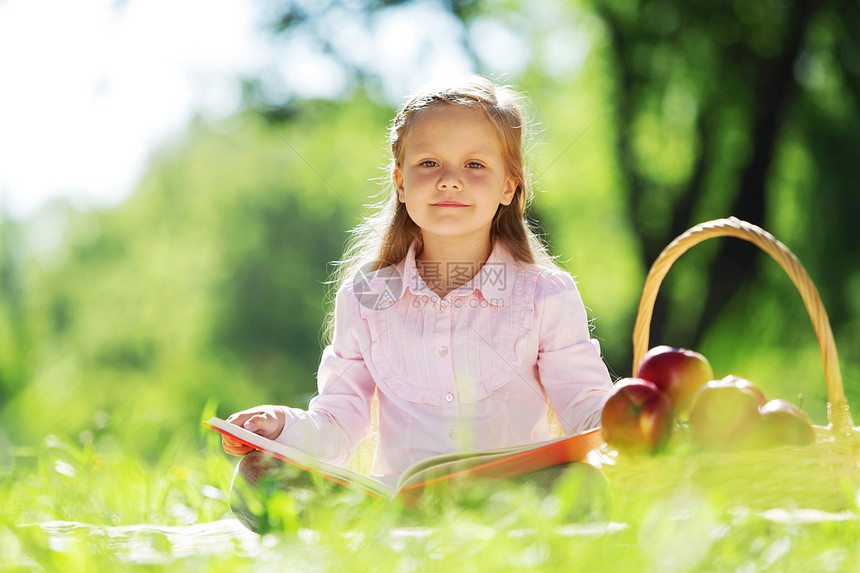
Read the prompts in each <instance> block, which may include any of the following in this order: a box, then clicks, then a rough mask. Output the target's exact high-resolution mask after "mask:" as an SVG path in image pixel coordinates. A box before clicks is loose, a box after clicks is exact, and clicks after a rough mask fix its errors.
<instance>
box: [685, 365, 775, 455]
mask: <svg viewBox="0 0 860 573" xmlns="http://www.w3.org/2000/svg"><path fill="white" fill-rule="evenodd" d="M761 417H762V416H761V412H759V397H758V395H757V394H756V393H755V392H754V391H753V390H751V389H750V388H749V387H747V386H746V385H744V384H739V383H738V380H737V379H735V378H734V377H731V376H727V377H726V378H723V379H722V380H711V381H710V382H708V383H707V384H705V385H704V386H702V388H701V389H700V390H699V391H698V392H697V393H696V395H695V397H694V398H693V403H692V406H691V407H690V430H691V431H692V434H693V438H694V439H695V440H696V441H697V442H698V443H700V444H702V445H703V446H707V447H710V448H714V449H720V450H738V449H744V448H748V447H751V446H753V445H754V444H755V442H756V440H757V439H758V431H759V426H760V425H761Z"/></svg>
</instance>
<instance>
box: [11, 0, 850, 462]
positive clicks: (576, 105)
mask: <svg viewBox="0 0 860 573" xmlns="http://www.w3.org/2000/svg"><path fill="white" fill-rule="evenodd" d="M847 4H850V3H846V4H845V5H838V6H837V5H828V6H819V5H817V4H816V5H814V6H807V5H806V4H805V3H802V2H800V3H794V4H792V3H778V2H764V3H743V2H736V3H719V4H715V5H701V4H700V3H694V5H689V3H685V2H675V1H669V0H647V1H637V0H625V1H621V0H618V1H613V2H579V1H576V0H539V1H536V2H505V3H495V2H483V1H479V0H457V1H454V0H449V1H445V2H443V1H432V0H426V1H422V0H417V1H405V2H400V1H384V2H383V1H375V0H351V1H324V2H318V1H316V2H315V1H311V0H308V1H280V2H263V1H258V2H221V1H217V2H202V1H188V2H167V1H166V0H149V1H146V2H144V1H143V0H125V1H106V0H104V1H97V0H93V1H88V2H74V3H69V2H60V1H56V2H49V1H39V2H32V1H25V0H4V1H2V2H0V78H2V79H1V80H0V82H2V84H0V199H2V205H0V209H2V223H0V290H2V293H0V409H2V418H0V420H2V426H0V428H2V430H3V432H5V434H6V438H5V439H6V440H7V441H8V442H9V443H12V444H38V443H40V442H41V441H42V440H43V439H44V436H45V435H47V434H56V435H59V436H62V437H64V438H66V439H69V440H71V441H72V442H74V443H78V444H83V445H91V446H92V447H94V448H102V449H104V450H105V451H109V450H110V449H111V448H117V447H126V446H133V447H135V448H137V449H139V451H141V452H142V453H143V454H144V455H150V456H152V455H157V452H159V451H160V449H161V448H163V447H164V445H165V444H166V443H168V442H170V441H171V440H177V439H181V440H185V441H187V442H193V441H194V440H196V439H198V426H199V421H200V418H201V416H203V415H207V414H211V413H216V412H217V413H218V414H221V415H223V416H226V415H227V414H229V413H230V412H232V411H234V410H236V409H240V408H245V407H249V406H252V405H255V404H258V403H261V402H278V403H287V404H291V405H299V406H301V405H305V404H306V402H307V399H308V398H309V397H310V396H311V395H312V394H313V393H314V391H315V369H316V365H317V362H318V360H319V356H320V352H321V348H322V344H323V343H324V340H323V339H322V326H323V322H324V320H325V314H326V312H327V311H328V310H329V308H330V307H329V306H328V299H327V298H326V296H327V289H326V285H325V281H326V280H327V278H328V277H329V273H330V272H331V266H330V265H329V263H330V262H331V261H334V260H337V259H338V257H339V256H340V255H341V253H342V250H343V246H344V242H345V240H346V239H347V237H348V230H349V229H350V228H351V227H353V226H354V225H355V224H356V223H357V222H358V221H359V220H360V218H361V216H362V215H363V214H365V213H366V208H365V205H366V204H367V203H369V202H371V201H372V196H373V195H374V194H376V193H377V192H378V191H379V189H380V185H379V182H378V178H379V177H380V176H382V171H381V167H382V165H383V164H384V162H385V160H386V156H385V147H384V140H385V135H386V128H387V125H388V122H389V121H390V120H391V118H392V117H393V114H394V112H395V111H396V107H397V105H398V104H400V103H402V102H403V101H404V99H405V98H406V97H407V96H408V95H409V93H410V92H411V91H412V90H414V89H415V88H417V87H419V86H420V85H421V84H423V83H425V82H427V81H431V80H438V79H443V78H445V77H451V76H456V75H460V74H463V73H470V72H477V73H483V74H486V75H489V76H491V77H493V78H496V79H498V80H500V81H501V82H502V83H510V84H513V85H515V86H517V87H518V88H519V89H521V90H522V91H524V92H525V93H526V94H527V95H528V96H529V97H530V99H531V102H532V103H531V106H530V114H531V116H532V123H533V127H534V129H533V136H534V137H533V151H534V154H533V165H532V168H533V172H534V174H535V176H536V181H537V185H536V189H537V193H536V199H535V202H534V206H533V211H532V212H531V214H530V218H531V220H532V221H533V222H534V223H535V224H536V225H539V226H540V228H541V229H542V230H543V232H545V233H546V237H547V240H548V242H549V244H550V246H551V248H552V250H553V252H554V253H555V254H557V255H559V257H560V262H561V263H562V264H563V265H564V266H566V268H567V269H568V270H570V272H571V273H572V274H573V275H574V276H576V277H577V280H578V282H579V285H580V289H581V290H582V293H583V297H584V299H585V301H586V304H587V305H588V307H589V309H590V312H591V316H592V318H593V319H594V320H593V328H594V335H595V336H597V337H598V338H599V339H600V340H601V344H602V348H603V350H604V354H605V358H606V360H607V363H608V364H609V365H610V368H611V370H612V371H613V373H614V375H615V376H616V377H620V376H627V375H630V374H631V364H630V362H631V359H632V347H631V343H630V337H631V333H632V327H633V321H634V318H635V313H636V305H637V303H638V297H639V294H640V292H641V289H642V283H643V280H644V276H645V273H646V271H647V269H648V266H649V265H650V263H651V262H652V261H653V260H654V258H655V257H656V255H657V253H659V251H660V249H662V247H664V246H665V245H666V244H668V243H669V242H670V241H671V240H672V239H673V238H674V237H675V236H677V235H678V234H679V233H680V232H682V231H683V230H685V229H687V228H688V227H690V226H692V225H694V224H696V223H699V222H702V221H706V220H709V219H714V218H720V217H725V216H729V215H736V216H738V217H740V218H742V219H746V220H749V221H751V222H753V223H756V224H758V225H761V226H763V227H764V228H766V229H767V230H769V231H771V232H772V233H774V234H775V235H776V236H777V237H778V238H780V239H781V240H782V241H783V242H785V243H786V244H788V246H789V247H790V248H791V249H792V250H794V252H795V253H796V254H797V255H798V256H799V257H800V259H801V261H802V262H803V263H804V265H805V266H806V268H807V270H808V271H809V272H810V275H811V276H812V279H813V281H814V282H815V283H816V284H817V286H818V288H819V290H820V291H821V295H822V298H823V299H824V302H825V306H826V307H827V309H828V311H829V313H830V318H831V321H832V323H833V326H834V330H835V334H836V343H837V346H838V348H839V351H840V356H841V366H842V370H843V375H844V378H845V385H846V389H847V392H848V396H849V403H851V402H853V403H854V404H856V403H857V400H858V399H860V381H858V372H860V346H858V345H857V343H856V341H857V340H858V336H860V262H858V261H860V234H858V233H857V230H856V226H855V221H856V219H857V216H858V215H860V189H858V187H857V181H858V180H860V161H858V150H860V121H858V110H857V106H858V102H860V49H858V40H857V37H856V34H854V33H853V32H852V31H855V30H857V29H860V16H858V11H857V8H856V6H848V5H847ZM676 267H677V268H675V269H673V271H672V273H670V276H669V278H668V279H667V281H666V283H665V285H664V287H663V291H662V293H661V298H660V301H659V304H658V307H657V312H656V314H655V317H654V321H653V329H652V340H653V342H654V344H657V343H669V344H673V345H678V346H688V347H694V348H696V349H698V350H700V351H701V352H703V353H705V354H706V356H708V357H709V358H710V360H711V362H712V363H713V365H714V369H715V372H716V374H717V375H719V376H724V375H726V374H729V373H735V374H739V375H744V376H746V377H748V378H751V379H753V380H755V381H756V382H758V383H759V384H760V385H761V386H762V387H763V388H764V389H765V391H766V392H767V393H768V394H769V395H771V396H773V397H783V398H787V399H790V400H792V401H795V402H797V401H802V402H803V405H804V408H805V409H807V411H808V412H809V413H810V415H812V417H813V419H814V420H815V421H816V422H818V423H824V422H825V421H826V407H825V402H826V394H825V390H824V381H823V375H822V371H821V363H820V358H819V356H818V348H817V345H816V340H815V336H814V334H813V331H812V327H811V325H810V323H809V320H808V318H807V315H806V311H805V310H804V308H803V305H802V303H801V301H800V297H799V296H798V295H797V293H796V291H795V290H794V287H793V286H792V285H791V283H790V281H789V280H788V278H787V277H786V276H785V275H784V274H783V273H782V271H781V270H780V269H779V268H778V267H776V265H774V264H773V263H772V262H769V261H768V260H766V258H765V256H764V255H763V254H757V252H756V250H755V249H753V248H743V246H741V247H738V245H736V244H735V243H734V242H732V241H728V240H725V241H714V242H713V243H711V244H708V245H703V246H702V247H700V248H699V249H698V250H695V251H693V252H691V253H690V254H689V255H686V256H685V258H684V259H682V260H681V261H679V263H677V264H676ZM800 394H802V398H801V397H800V396H799V395H800ZM7 457H8V456H7Z"/></svg>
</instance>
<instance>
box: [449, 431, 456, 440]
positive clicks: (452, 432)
mask: <svg viewBox="0 0 860 573" xmlns="http://www.w3.org/2000/svg"><path fill="white" fill-rule="evenodd" d="M448 437H449V438H451V439H452V440H456V439H457V430H451V431H450V432H448Z"/></svg>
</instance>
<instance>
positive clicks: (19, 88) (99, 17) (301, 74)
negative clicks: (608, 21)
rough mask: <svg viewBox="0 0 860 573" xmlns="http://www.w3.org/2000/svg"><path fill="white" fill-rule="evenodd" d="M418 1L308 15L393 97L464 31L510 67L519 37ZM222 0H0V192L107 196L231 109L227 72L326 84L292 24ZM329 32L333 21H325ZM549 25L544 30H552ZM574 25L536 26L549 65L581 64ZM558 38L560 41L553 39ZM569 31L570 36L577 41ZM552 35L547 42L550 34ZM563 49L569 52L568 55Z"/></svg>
mask: <svg viewBox="0 0 860 573" xmlns="http://www.w3.org/2000/svg"><path fill="white" fill-rule="evenodd" d="M442 1H443V0H416V1H414V2H412V3H410V4H408V5H405V6H396V7H392V8H388V9H386V10H383V11H381V12H379V13H376V14H374V15H373V16H372V17H371V18H369V19H367V20H364V19H362V18H359V17H356V15H355V14H354V13H349V12H347V11H346V10H345V9H343V8H335V9H331V10H329V11H328V12H325V13H323V14H322V15H319V18H320V19H319V22H320V26H321V28H322V29H323V30H324V31H326V30H327V36H328V37H330V38H331V39H332V41H333V42H334V43H335V44H336V48H337V49H338V50H339V52H340V54H341V56H342V57H344V58H346V59H348V60H351V61H350V63H351V64H354V65H357V66H359V67H364V68H365V69H367V70H370V71H373V72H376V73H377V74H379V75H380V76H381V77H382V79H383V87H384V91H385V95H386V96H387V97H388V98H389V100H390V101H392V102H394V103H400V102H401V101H402V100H403V98H404V96H405V95H407V94H408V93H409V92H411V91H412V90H414V89H415V88H417V87H418V86H419V85H421V84H423V83H424V82H427V81H433V80H438V79H440V78H442V77H445V76H448V75H459V74H463V73H468V72H471V71H472V70H471V62H470V61H469V60H468V58H467V57H466V56H465V54H464V53H463V50H462V42H463V36H464V34H467V33H468V35H469V40H470V42H471V43H472V45H473V47H474V48H475V50H476V52H477V53H478V55H479V56H480V57H481V59H482V60H483V61H484V62H485V64H486V65H488V66H489V67H490V69H491V71H493V72H495V73H498V74H505V75H515V74H516V73H518V72H519V71H521V70H522V69H523V68H524V67H525V65H526V64H527V63H528V59H529V57H531V55H530V54H529V52H528V46H527V45H526V44H524V43H523V41H522V40H520V39H519V38H518V37H517V36H515V35H513V34H512V33H511V32H510V31H509V30H507V29H506V28H505V26H504V25H502V24H500V22H499V21H496V20H495V19H494V18H492V17H483V18H482V19H479V20H478V21H476V22H475V23H474V24H473V26H472V27H471V28H470V30H469V31H468V32H466V31H465V30H464V29H463V27H462V25H461V24H460V23H459V21H457V20H456V19H455V18H454V17H453V16H452V15H451V14H450V13H448V12H447V11H446V10H445V9H444V8H443V7H442ZM263 5H265V3H263V2H256V1H244V2H243V1H239V2H236V1H234V0H182V1H179V2H176V1H171V0H126V1H124V2H117V1H116V0H80V1H75V2H69V1H68V0H0V203H2V204H3V205H4V208H5V211H6V212H7V213H8V214H10V215H12V216H13V217H16V218H20V217H25V216H27V215H29V214H31V213H33V212H34V211H35V210H37V209H38V208H39V207H40V206H41V205H43V204H44V203H45V202H46V201H48V200H50V199H51V198H52V197H57V196H66V197H68V198H70V199H72V200H73V201H74V202H75V203H76V204H78V205H79V206H81V207H87V206H105V205H111V204H115V203H117V202H119V201H121V200H123V199H124V198H126V197H127V196H128V195H129V194H130V193H131V192H132V191H133V190H134V187H135V185H136V183H137V181H138V180H139V178H140V176H141V175H142V173H143V171H144V169H145V167H146V160H147V157H148V155H149V153H150V152H151V151H152V149H153V147H154V146H156V145H158V144H159V143H163V142H165V141H166V140H169V138H170V137H171V136H175V135H178V134H180V133H181V132H182V130H183V129H184V127H185V126H186V125H187V123H188V121H189V119H190V118H191V117H192V115H193V114H194V113H197V112H200V113H203V114H206V115H208V116H212V117H219V116H225V115H229V114H231V113H233V112H234V111H236V109H237V107H238V106H239V104H240V103H241V96H240V91H239V90H240V88H239V82H238V81H237V78H238V77H251V78H257V79H259V80H260V81H261V85H262V86H263V89H264V91H265V92H266V93H267V94H269V95H270V96H271V97H274V98H275V99H276V100H277V99H283V98H284V97H286V96H287V95H288V94H296V95H299V96H302V97H326V96H331V97H333V96H336V95H337V94H338V93H340V92H341V91H342V90H343V89H345V88H346V87H348V86H347V82H348V81H349V79H348V77H347V75H346V74H345V72H344V71H343V69H342V68H341V66H340V64H339V63H338V62H337V61H335V60H334V59H333V58H331V57H330V56H326V55H325V54H324V53H323V52H322V51H321V50H319V49H317V46H315V44H314V38H312V37H311V36H309V35H307V34H305V33H303V32H301V31H293V32H291V33H290V34H284V35H281V36H279V37H278V38H277V39H274V38H273V37H272V34H271V33H270V32H269V31H268V30H265V29H263V26H262V24H261V18H260V16H259V14H258V13H257V12H256V11H255V10H257V9H258V8H260V7H261V6H263ZM332 31H334V32H335V33H332ZM553 38H555V40H553ZM569 38H573V39H574V40H576V38H577V37H576V36H571V34H570V33H569V31H568V32H566V33H565V34H564V35H563V36H558V37H556V36H553V35H552V34H550V35H548V36H547V40H546V41H547V43H548V44H547V45H548V46H549V47H550V48H551V49H549V50H548V51H546V52H547V54H549V55H550V56H552V58H551V61H548V62H547V64H548V65H549V66H550V68H552V67H553V66H554V67H558V66H559V65H561V66H562V68H560V70H561V72H562V73H568V72H569V71H570V68H571V65H570V64H571V62H566V60H565V59H564V58H560V56H559V55H560V54H561V55H563V54H574V55H576V58H574V61H573V67H576V66H578V65H580V63H581V59H582V58H580V55H582V54H584V53H585V51H586V50H583V48H582V46H581V45H578V44H572V45H569V44H570V41H569V40H568V39H569ZM556 40H560V41H561V44H559V45H556V44H558V41H556ZM576 41H578V40H576ZM553 42H555V43H553ZM568 59H570V58H568Z"/></svg>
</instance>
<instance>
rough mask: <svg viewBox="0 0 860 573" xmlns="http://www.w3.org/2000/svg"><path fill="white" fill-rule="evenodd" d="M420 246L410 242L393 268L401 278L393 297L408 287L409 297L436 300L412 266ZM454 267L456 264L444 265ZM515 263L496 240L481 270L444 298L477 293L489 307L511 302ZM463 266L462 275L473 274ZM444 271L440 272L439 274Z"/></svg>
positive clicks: (416, 267)
mask: <svg viewBox="0 0 860 573" xmlns="http://www.w3.org/2000/svg"><path fill="white" fill-rule="evenodd" d="M420 247H421V239H420V238H417V239H415V240H414V241H412V244H411V245H410V246H409V251H408V252H407V253H406V257H405V258H404V259H403V260H402V261H400V264H399V265H397V266H398V267H399V268H398V270H399V271H400V276H402V277H403V289H402V291H401V292H400V294H399V296H397V298H400V297H401V296H403V294H404V293H405V292H406V289H407V288H408V289H409V290H410V291H411V292H412V293H413V294H417V295H427V296H431V297H436V296H437V295H436V293H434V292H433V291H432V290H430V288H429V287H428V286H427V285H426V284H425V283H424V280H423V279H422V278H421V275H420V274H419V273H418V266H417V264H416V258H417V252H418V249H419V248H420ZM448 264H456V263H448ZM517 265H518V263H517V261H516V260H515V259H514V258H513V257H512V256H511V254H510V253H509V252H508V251H507V249H505V248H504V247H503V246H502V245H501V244H500V243H499V242H498V241H496V243H495V245H493V251H492V252H491V253H490V256H489V258H488V259H487V262H486V263H484V266H483V267H481V271H480V272H479V273H478V274H477V275H475V276H474V277H472V279H471V280H470V281H469V282H467V283H465V284H464V285H462V286H460V287H459V288H456V289H454V290H453V291H451V292H450V293H448V296H465V295H468V294H471V293H473V292H475V291H476V290H477V291H479V292H480V293H481V295H482V296H483V297H484V299H485V300H486V301H487V302H489V303H490V304H491V305H493V306H503V305H505V304H507V302H508V301H509V300H510V299H511V293H512V292H513V290H514V280H515V279H516V276H517ZM470 266H471V263H469V264H468V265H466V264H464V267H463V272H464V273H468V274H470V275H471V274H473V273H474V268H469V267H470ZM442 271H444V269H440V272H442Z"/></svg>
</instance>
